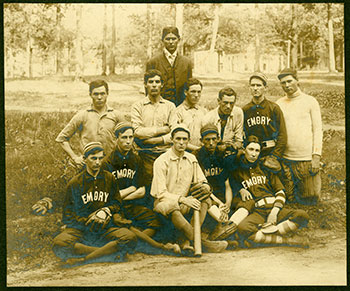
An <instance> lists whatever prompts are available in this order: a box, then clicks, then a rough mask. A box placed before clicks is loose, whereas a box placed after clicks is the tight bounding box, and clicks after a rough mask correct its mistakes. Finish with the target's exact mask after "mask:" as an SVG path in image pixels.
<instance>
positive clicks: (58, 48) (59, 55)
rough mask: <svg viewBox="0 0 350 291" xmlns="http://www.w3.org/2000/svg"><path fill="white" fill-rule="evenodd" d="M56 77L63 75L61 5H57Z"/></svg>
mask: <svg viewBox="0 0 350 291" xmlns="http://www.w3.org/2000/svg"><path fill="white" fill-rule="evenodd" d="M56 5H57V6H56V29H57V35H56V75H62V72H63V68H62V48H61V7H60V5H61V4H56Z"/></svg>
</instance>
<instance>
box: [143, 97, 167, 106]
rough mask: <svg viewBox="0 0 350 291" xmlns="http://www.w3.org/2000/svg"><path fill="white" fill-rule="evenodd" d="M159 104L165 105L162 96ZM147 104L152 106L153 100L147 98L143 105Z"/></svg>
mask: <svg viewBox="0 0 350 291" xmlns="http://www.w3.org/2000/svg"><path fill="white" fill-rule="evenodd" d="M159 103H165V100H164V98H163V97H162V96H160V99H159ZM147 104H152V101H151V99H149V97H148V96H146V98H145V99H144V101H143V105H147Z"/></svg>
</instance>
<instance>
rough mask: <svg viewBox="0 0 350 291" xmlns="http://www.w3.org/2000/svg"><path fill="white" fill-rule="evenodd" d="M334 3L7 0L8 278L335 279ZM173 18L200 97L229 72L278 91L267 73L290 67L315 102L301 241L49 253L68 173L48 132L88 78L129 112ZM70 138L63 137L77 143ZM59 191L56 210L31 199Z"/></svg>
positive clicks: (213, 92) (123, 281)
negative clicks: (319, 123) (61, 257)
mask: <svg viewBox="0 0 350 291" xmlns="http://www.w3.org/2000/svg"><path fill="white" fill-rule="evenodd" d="M343 9H344V5H343V4H341V3H317V4H315V3H314V4H313V3H305V4H283V3H279V4H239V3H230V4H219V3H215V4H213V3H208V4H197V3H186V4H175V3H172V4H160V3H157V4H151V3H148V4H104V3H101V4H68V3H66V4H43V3H41V4H39V3H37V4H24V3H8V4H4V10H3V13H4V64H5V72H4V75H5V146H6V220H7V221H6V222H7V284H8V286H140V285H141V286H142V285H147V286H149V285H156V286H158V285H344V284H346V240H345V238H346V192H345V186H346V180H345V176H346V175H345V88H344V10H343ZM165 25H176V26H177V27H178V28H179V30H180V34H181V37H182V38H181V42H180V52H181V53H182V54H184V55H186V56H188V57H189V58H190V59H191V60H192V62H193V65H194V70H193V74H194V76H195V77H197V78H199V79H200V80H201V81H202V82H203V84H204V87H203V92H202V97H201V101H200V104H202V105H204V106H205V107H206V108H208V109H212V108H214V107H215V106H216V105H217V103H216V99H217V94H218V91H219V90H220V89H221V88H222V87H224V86H225V85H231V86H233V87H234V88H235V90H236V91H237V93H238V99H237V105H238V106H243V105H245V104H246V103H248V101H249V100H250V96H249V90H248V78H249V74H250V73H252V72H253V71H262V72H264V73H265V74H266V75H267V76H268V98H269V99H270V100H272V101H276V100H277V99H279V98H280V97H282V96H283V91H282V89H281V88H280V85H279V83H278V79H277V77H276V76H277V73H278V72H279V71H280V70H281V69H283V68H284V67H286V66H292V67H294V68H296V69H297V70H298V73H299V79H300V84H301V88H302V90H303V91H304V92H305V93H307V94H310V95H312V96H314V97H315V98H316V99H317V100H318V102H319V103H320V106H321V112H322V120H323V130H324V133H323V135H324V136H323V148H324V149H323V155H322V163H323V167H322V170H321V175H322V194H321V197H320V199H319V204H318V205H317V206H312V207H304V208H303V209H305V210H306V211H307V212H308V213H309V214H310V217H311V220H310V223H309V227H308V228H307V229H305V230H302V231H300V233H301V234H302V235H305V236H307V237H308V238H309V240H310V245H311V246H310V248H309V249H307V250H305V249H297V248H283V247H280V248H262V249H252V250H238V251H226V252H225V253H222V254H205V255H203V256H202V258H200V259H194V258H178V257H170V256H164V255H157V256H155V255H153V256H152V255H146V254H141V253H138V254H134V255H132V256H130V258H129V262H125V263H120V264H111V263H103V264H102V263H99V264H96V265H86V266H81V267H77V268H73V269H62V268H59V267H58V259H57V258H56V257H55V256H54V254H53V253H52V251H51V243H52V238H53V237H54V236H55V235H56V234H57V233H58V232H59V230H60V227H61V226H62V224H61V221H60V219H61V212H62V202H63V201H62V200H63V195H64V192H65V186H66V184H67V182H68V180H69V179H70V178H71V177H72V176H73V175H74V169H73V167H72V166H71V164H70V161H69V159H68V158H67V156H66V155H65V153H64V152H63V151H62V149H61V147H60V146H59V144H57V143H56V142H55V141H54V140H55V138H56V136H57V134H58V133H59V132H60V131H61V129H62V128H63V127H64V126H65V124H66V123H67V122H68V121H69V120H70V118H71V117H72V116H73V114H74V113H75V112H76V111H77V110H79V109H81V108H84V107H86V106H89V104H90V97H89V95H88V85H87V83H88V82H89V81H91V80H92V79H96V78H102V79H105V80H107V81H108V83H109V86H110V93H109V96H108V104H109V105H110V106H111V107H113V108H115V109H117V110H118V111H119V112H120V114H121V116H124V117H125V118H129V117H130V116H129V110H130V108H131V105H132V103H134V102H135V101H137V100H139V99H140V98H142V96H143V95H142V94H143V92H144V90H143V72H144V70H145V64H146V61H147V59H148V58H150V57H151V56H153V55H154V54H155V53H157V52H159V50H160V49H161V30H162V28H163V27H164V26H165ZM74 142H76V141H74V140H73V143H74ZM45 196H50V197H55V198H56V199H54V200H55V208H54V212H53V213H51V214H48V215H46V216H34V215H33V214H32V213H31V206H32V205H33V204H34V203H35V202H36V201H37V200H38V199H40V198H43V197H45Z"/></svg>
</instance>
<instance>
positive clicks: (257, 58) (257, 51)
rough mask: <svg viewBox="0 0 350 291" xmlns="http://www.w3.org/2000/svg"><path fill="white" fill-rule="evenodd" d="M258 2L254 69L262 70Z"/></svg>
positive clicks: (255, 20)
mask: <svg viewBox="0 0 350 291" xmlns="http://www.w3.org/2000/svg"><path fill="white" fill-rule="evenodd" d="M258 12H259V10H258V4H257V3H255V9H254V13H255V15H254V26H255V62H254V71H256V72H260V39H259V29H260V27H258V16H259V15H258Z"/></svg>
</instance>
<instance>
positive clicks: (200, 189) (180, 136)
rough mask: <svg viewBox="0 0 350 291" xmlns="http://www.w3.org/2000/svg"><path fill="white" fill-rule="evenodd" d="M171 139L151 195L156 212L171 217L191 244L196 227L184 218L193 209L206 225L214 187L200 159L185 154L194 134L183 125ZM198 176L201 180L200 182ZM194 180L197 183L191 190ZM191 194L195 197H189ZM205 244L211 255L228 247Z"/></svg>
mask: <svg viewBox="0 0 350 291" xmlns="http://www.w3.org/2000/svg"><path fill="white" fill-rule="evenodd" d="M171 139H172V141H173V146H172V147H171V148H170V149H169V150H168V151H167V152H165V153H164V154H162V155H161V156H159V158H158V159H156V161H155V162H154V169H153V171H154V176H153V181H152V187H151V195H152V196H154V197H155V198H156V200H155V202H154V210H155V211H156V212H158V213H160V214H162V215H163V216H164V217H166V218H169V219H170V220H171V222H172V223H173V225H174V226H175V228H176V229H178V230H180V232H181V233H182V234H183V235H184V236H185V240H186V239H187V240H188V241H189V242H191V241H193V239H194V233H193V226H192V225H191V224H190V223H189V222H188V221H187V219H186V218H185V216H184V215H186V214H188V213H189V212H190V211H191V210H198V211H199V212H200V224H202V223H203V221H204V219H205V216H206V213H207V209H208V201H207V198H208V197H209V196H210V186H209V185H208V183H207V180H206V178H205V176H204V174H203V172H202V170H201V169H200V167H199V165H198V162H197V159H196V157H195V156H194V155H192V154H190V153H188V152H186V151H185V149H186V147H187V144H188V141H189V139H190V131H189V130H188V129H187V128H186V127H185V126H184V125H182V124H179V125H177V126H176V127H174V128H173V129H172V131H171ZM195 175H197V176H195ZM194 177H198V179H197V180H198V181H195V180H194ZM193 181H194V182H197V183H195V184H194V185H193V186H192V188H191V184H192V183H193ZM190 188H191V189H190ZM189 192H190V193H192V195H188V194H189ZM196 197H197V198H196ZM201 201H202V202H201ZM209 203H210V202H209ZM188 241H186V242H188ZM202 244H203V246H204V247H205V248H206V250H207V251H209V252H222V251H223V250H225V249H226V247H227V245H228V243H227V242H225V241H217V242H211V241H208V240H206V239H202ZM183 246H185V244H184V245H183Z"/></svg>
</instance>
